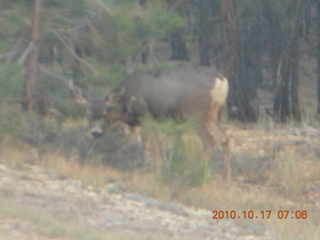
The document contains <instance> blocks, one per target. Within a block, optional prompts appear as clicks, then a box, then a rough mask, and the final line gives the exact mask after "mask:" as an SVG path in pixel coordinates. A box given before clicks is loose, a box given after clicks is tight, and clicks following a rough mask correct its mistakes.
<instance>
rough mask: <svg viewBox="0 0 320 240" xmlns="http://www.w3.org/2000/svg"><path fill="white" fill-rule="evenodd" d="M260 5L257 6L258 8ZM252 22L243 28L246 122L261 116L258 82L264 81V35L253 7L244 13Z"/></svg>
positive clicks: (253, 120) (243, 81)
mask: <svg viewBox="0 0 320 240" xmlns="http://www.w3.org/2000/svg"><path fill="white" fill-rule="evenodd" d="M258 7H259V6H257V8H258ZM250 8H252V6H250ZM244 14H245V15H246V17H247V18H250V20H251V21H250V23H249V24H248V26H245V27H244V29H241V32H242V35H243V37H242V41H241V42H242V43H241V45H242V47H241V48H242V54H241V65H242V68H241V84H242V86H243V88H242V91H243V93H244V94H243V96H244V114H245V117H246V122H257V121H258V117H259V105H258V100H257V98H258V84H259V83H261V82H262V57H261V55H262V44H261V42H262V35H263V32H262V31H261V30H262V27H261V24H260V22H261V21H259V19H257V18H258V16H257V15H256V14H255V12H254V11H253V10H252V9H247V10H246V11H245V13H244Z"/></svg>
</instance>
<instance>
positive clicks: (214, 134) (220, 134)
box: [202, 120, 231, 182]
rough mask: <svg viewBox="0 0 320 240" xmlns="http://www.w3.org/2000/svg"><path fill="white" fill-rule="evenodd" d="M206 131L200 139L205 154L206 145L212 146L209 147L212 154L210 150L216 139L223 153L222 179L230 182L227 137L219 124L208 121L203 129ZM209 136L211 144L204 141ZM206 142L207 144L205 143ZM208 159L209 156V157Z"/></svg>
mask: <svg viewBox="0 0 320 240" xmlns="http://www.w3.org/2000/svg"><path fill="white" fill-rule="evenodd" d="M204 128H205V129H206V130H205V131H204V132H206V133H205V134H204V136H205V137H202V139H204V140H203V142H204V146H205V154H208V153H206V152H207V151H208V150H206V148H208V147H207V146H206V145H208V144H212V145H211V152H210V154H211V153H212V149H213V146H214V145H215V143H216V139H217V140H218V141H219V142H220V144H221V146H222V148H223V152H224V177H225V179H226V181H227V182H230V181H231V163H230V144H229V142H230V141H229V137H228V136H227V134H226V132H225V131H224V129H223V128H222V126H221V125H220V123H219V122H216V121H213V120H212V121H209V122H208V123H207V124H206V125H205V127H204ZM208 134H209V135H210V137H211V139H212V140H211V142H209V141H208V140H206V139H209V137H208V136H206V135H208ZM205 141H207V143H206V142H205ZM209 157H210V156H209Z"/></svg>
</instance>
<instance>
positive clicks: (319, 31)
mask: <svg viewBox="0 0 320 240" xmlns="http://www.w3.org/2000/svg"><path fill="white" fill-rule="evenodd" d="M317 68H318V73H317V82H318V92H317V94H318V97H317V100H318V101H317V102H318V107H317V113H318V114H320V1H317Z"/></svg>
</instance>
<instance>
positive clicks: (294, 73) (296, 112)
mask: <svg viewBox="0 0 320 240" xmlns="http://www.w3.org/2000/svg"><path fill="white" fill-rule="evenodd" d="M297 35H298V32H297ZM298 90H299V36H296V37H295V39H294V40H293V43H292V49H291V90H290V96H291V111H292V116H293V119H294V120H295V121H296V122H301V111H300V101H299V94H298Z"/></svg>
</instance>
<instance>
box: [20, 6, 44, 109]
mask: <svg viewBox="0 0 320 240" xmlns="http://www.w3.org/2000/svg"><path fill="white" fill-rule="evenodd" d="M33 3H34V6H33V19H32V26H31V27H32V33H31V42H30V45H29V56H28V58H27V61H26V63H25V79H24V90H23V99H22V107H23V108H24V109H25V110H26V111H29V112H32V111H34V110H35V109H36V81H37V73H38V58H39V17H40V8H41V6H40V4H41V0H34V1H33Z"/></svg>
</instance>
